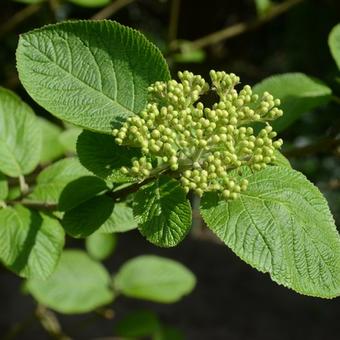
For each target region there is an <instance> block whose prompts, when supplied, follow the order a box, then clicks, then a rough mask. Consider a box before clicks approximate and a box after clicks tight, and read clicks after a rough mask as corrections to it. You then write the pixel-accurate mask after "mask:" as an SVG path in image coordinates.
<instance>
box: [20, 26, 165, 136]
mask: <svg viewBox="0 0 340 340" xmlns="http://www.w3.org/2000/svg"><path fill="white" fill-rule="evenodd" d="M17 67H18V71H19V77H20V80H21V82H22V84H23V86H24V87H25V89H26V90H27V92H28V93H29V94H30V96H31V97H32V98H33V99H34V100H35V101H36V102H37V103H38V104H40V105H41V106H42V107H43V108H45V109H46V110H47V111H49V112H51V113H52V114H54V115H56V116H57V117H59V118H60V119H62V120H65V121H67V122H70V123H73V124H75V125H77V126H80V127H83V128H85V129H90V130H94V131H98V132H103V133H108V134H110V133H111V131H112V128H113V126H115V125H117V124H121V122H122V121H124V120H126V118H127V117H128V116H131V115H133V114H134V113H137V112H139V111H141V110H142V109H143V108H144V107H145V105H146V101H147V88H148V86H149V85H150V84H152V83H154V82H155V81H157V80H168V79H169V78H170V74H169V70H168V67H167V65H166V62H165V60H164V58H163V56H162V55H161V53H160V51H159V50H158V49H157V47H156V46H154V45H153V44H152V43H151V42H149V41H148V40H147V39H146V38H145V37H144V36H143V35H142V34H141V33H139V32H137V31H135V30H133V29H131V28H128V27H125V26H122V25H120V24H118V23H117V22H114V21H108V20H102V21H90V20H87V21H73V22H72V21H69V22H64V23H59V24H56V25H49V26H45V27H43V28H39V29H36V30H34V31H31V32H29V33H26V34H23V35H21V37H20V40H19V45H18V49H17Z"/></svg>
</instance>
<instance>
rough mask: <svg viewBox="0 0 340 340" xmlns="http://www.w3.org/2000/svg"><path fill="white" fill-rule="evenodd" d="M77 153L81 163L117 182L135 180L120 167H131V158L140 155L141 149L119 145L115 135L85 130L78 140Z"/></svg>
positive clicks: (96, 173)
mask: <svg viewBox="0 0 340 340" xmlns="http://www.w3.org/2000/svg"><path fill="white" fill-rule="evenodd" d="M77 154H78V157H79V160H80V163H81V164H82V165H83V166H84V167H85V168H87V169H88V170H89V171H91V172H93V173H94V174H95V175H97V176H98V177H102V178H104V179H105V180H109V181H112V182H116V183H125V182H133V181H135V178H133V177H130V176H127V175H124V174H123V173H122V172H121V171H120V169H121V167H122V166H128V167H130V166H131V158H133V157H138V156H139V157H140V149H133V148H127V147H124V146H119V145H117V144H116V143H115V140H114V138H113V136H107V135H102V134H98V133H93V132H90V131H83V132H82V133H81V135H80V136H79V138H78V141H77Z"/></svg>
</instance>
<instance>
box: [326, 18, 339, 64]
mask: <svg viewBox="0 0 340 340" xmlns="http://www.w3.org/2000/svg"><path fill="white" fill-rule="evenodd" d="M328 45H329V48H330V50H331V53H332V56H333V58H334V60H335V62H336V64H337V66H338V69H339V70H340V24H337V25H336V26H334V27H333V29H332V30H331V32H330V34H329V37H328Z"/></svg>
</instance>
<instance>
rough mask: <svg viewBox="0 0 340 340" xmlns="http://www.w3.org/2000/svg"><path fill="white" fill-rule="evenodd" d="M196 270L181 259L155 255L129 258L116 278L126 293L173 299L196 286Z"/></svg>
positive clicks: (121, 289)
mask: <svg viewBox="0 0 340 340" xmlns="http://www.w3.org/2000/svg"><path fill="white" fill-rule="evenodd" d="M195 284H196V279H195V276H194V274H193V273H192V272H191V271H189V270H188V269H187V268H186V267H184V266H183V265H182V264H181V263H179V262H176V261H174V260H170V259H166V258H163V257H159V256H154V255H143V256H139V257H136V258H133V259H131V260H129V261H128V262H126V263H125V264H124V265H123V266H122V267H121V268H120V270H119V272H118V273H117V275H116V276H115V278H114V285H115V288H116V289H117V290H118V291H119V292H121V293H122V294H124V295H126V296H129V297H133V298H137V299H144V300H151V301H155V302H162V303H173V302H176V301H178V300H179V299H181V298H182V297H183V296H184V295H187V294H189V293H190V292H191V291H192V290H193V289H194V287H195Z"/></svg>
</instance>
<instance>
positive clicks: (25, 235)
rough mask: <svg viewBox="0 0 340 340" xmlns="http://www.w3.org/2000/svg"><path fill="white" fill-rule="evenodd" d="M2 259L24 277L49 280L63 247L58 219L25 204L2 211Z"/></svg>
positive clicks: (0, 253)
mask: <svg viewBox="0 0 340 340" xmlns="http://www.w3.org/2000/svg"><path fill="white" fill-rule="evenodd" d="M0 226H1V227H0V260H1V261H2V262H3V263H4V264H5V266H6V267H8V268H9V269H10V270H12V271H14V272H15V273H17V274H18V275H20V276H23V277H38V278H41V279H46V278H47V277H48V276H49V275H50V274H51V273H52V272H53V271H54V269H55V267H56V265H57V263H58V260H59V257H60V254H61V252H62V249H63V247H64V231H63V229H62V227H61V226H60V224H59V222H58V221H57V220H56V219H54V218H51V217H49V216H48V215H45V214H43V213H38V212H36V211H32V210H28V209H27V208H25V207H23V206H20V205H18V206H15V207H14V208H11V207H9V208H5V209H2V210H0Z"/></svg>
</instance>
